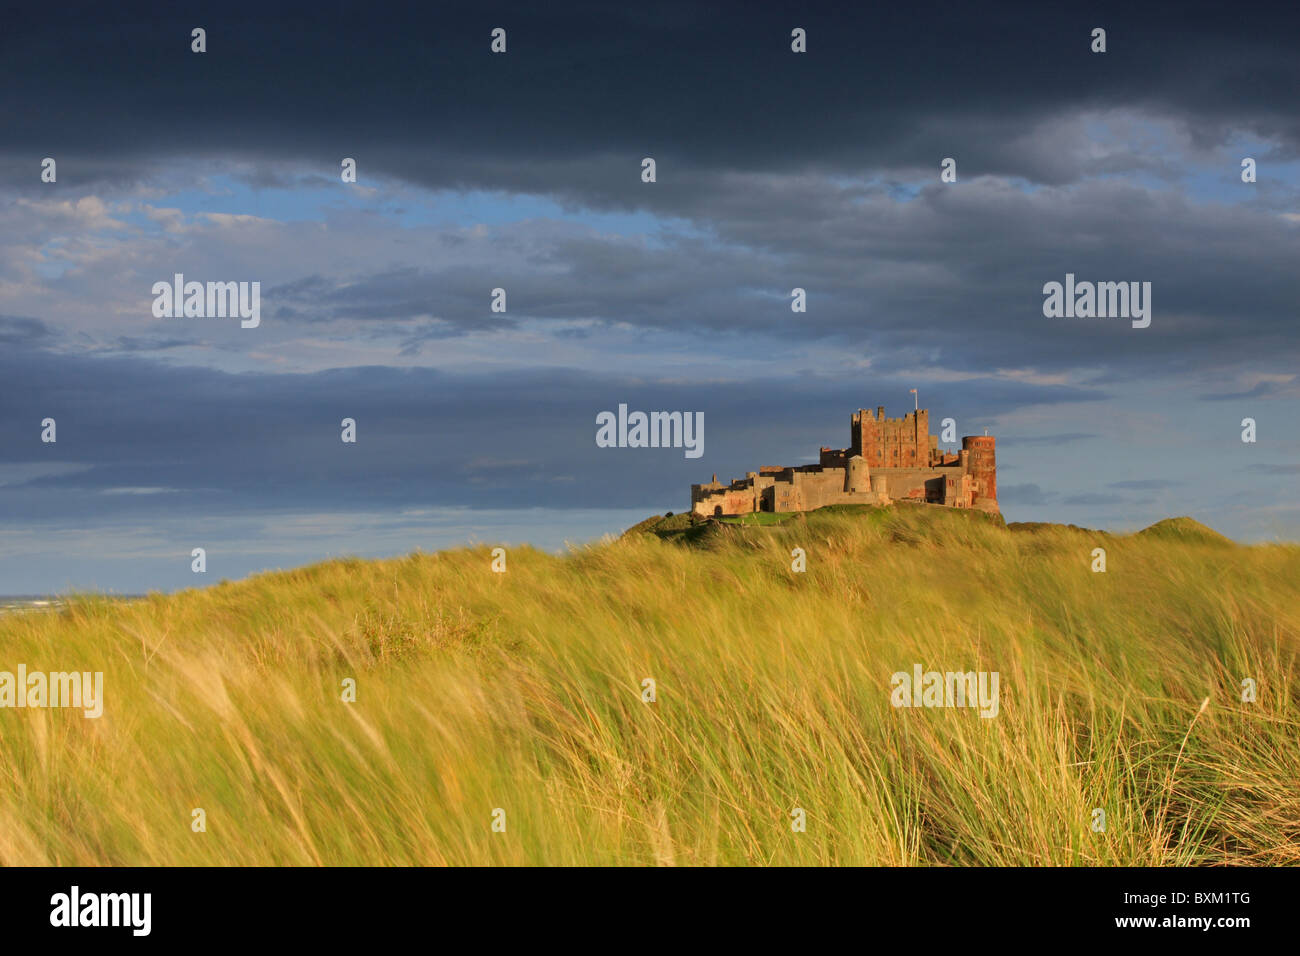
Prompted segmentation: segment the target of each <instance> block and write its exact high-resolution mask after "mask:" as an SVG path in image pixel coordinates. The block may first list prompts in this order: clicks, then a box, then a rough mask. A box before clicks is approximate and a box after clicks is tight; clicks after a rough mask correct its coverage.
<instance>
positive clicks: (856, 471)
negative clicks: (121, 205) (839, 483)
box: [844, 455, 871, 495]
mask: <svg viewBox="0 0 1300 956" xmlns="http://www.w3.org/2000/svg"><path fill="white" fill-rule="evenodd" d="M844 490H845V491H847V492H848V493H849V494H855V495H860V494H865V493H866V492H868V491H870V490H871V469H870V468H868V467H867V462H866V460H865V459H864V458H863V457H862V456H861V455H854V456H853V457H852V458H850V459H849V464H848V467H847V468H846V469H845V472H844Z"/></svg>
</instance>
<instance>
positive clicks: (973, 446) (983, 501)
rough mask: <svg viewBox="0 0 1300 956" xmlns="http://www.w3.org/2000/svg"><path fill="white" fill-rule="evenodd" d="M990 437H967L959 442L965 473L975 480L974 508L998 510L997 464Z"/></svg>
mask: <svg viewBox="0 0 1300 956" xmlns="http://www.w3.org/2000/svg"><path fill="white" fill-rule="evenodd" d="M996 441H997V439H995V438H994V437H993V436H992V435H967V436H966V437H964V438H963V439H962V440H961V449H962V455H961V457H962V458H963V459H964V461H963V464H964V465H965V471H966V472H967V473H968V474H969V475H970V476H971V477H972V478H974V479H975V481H976V486H975V501H974V506H975V507H976V508H982V509H983V510H985V511H997V510H998V462H997V453H996V451H995V443H996Z"/></svg>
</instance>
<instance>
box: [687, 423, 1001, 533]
mask: <svg viewBox="0 0 1300 956" xmlns="http://www.w3.org/2000/svg"><path fill="white" fill-rule="evenodd" d="M849 438H850V441H849V447H848V448H822V449H821V460H820V461H819V462H818V463H817V464H815V465H797V466H792V467H789V468H781V467H772V466H764V467H762V468H759V469H758V471H751V472H749V473H748V474H747V475H746V476H745V477H744V478H740V479H737V480H735V481H733V482H731V484H729V485H723V484H720V483H719V482H718V476H717V475H714V476H713V480H712V481H711V482H709V483H708V484H706V485H691V511H692V512H693V513H694V514H697V515H705V516H709V515H713V516H721V515H738V514H748V513H750V512H752V511H812V510H813V509H814V508H821V507H823V506H825V505H844V504H861V505H885V504H889V503H890V502H891V501H895V500H901V501H914V502H924V503H929V504H935V505H945V506H947V507H949V508H978V509H980V510H981V511H992V512H996V511H997V510H998V484H997V461H996V458H995V455H994V438H993V436H992V435H968V436H966V437H964V438H963V439H962V440H961V451H959V452H957V453H955V454H954V453H951V452H946V451H941V450H940V449H939V440H938V439H937V438H936V437H935V436H934V435H931V434H930V411H929V409H925V408H922V409H918V410H917V411H914V412H912V413H911V414H909V415H905V416H904V417H902V418H886V417H885V407H884V406H883V405H881V406H880V407H878V408H877V409H876V411H875V413H874V414H873V413H872V412H871V411H869V410H867V409H858V411H856V412H854V414H853V419H852V431H851V432H850V435H849Z"/></svg>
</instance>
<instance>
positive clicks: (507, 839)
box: [0, 508, 1300, 865]
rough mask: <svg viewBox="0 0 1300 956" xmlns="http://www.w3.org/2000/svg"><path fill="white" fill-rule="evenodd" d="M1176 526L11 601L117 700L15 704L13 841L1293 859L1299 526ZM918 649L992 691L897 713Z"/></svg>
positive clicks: (469, 565)
mask: <svg viewBox="0 0 1300 956" xmlns="http://www.w3.org/2000/svg"><path fill="white" fill-rule="evenodd" d="M1185 532H1186V529H1185V528H1184V529H1180V533H1179V534H1177V535H1135V536H1106V537H1104V539H1102V538H1100V537H1099V536H1097V535H1093V534H1089V533H1087V532H1084V531H1081V530H1070V529H1066V528H1060V527H1045V528H1044V527H1039V528H1037V529H1034V530H1026V531H1023V532H1013V531H1009V530H1007V529H1006V528H1003V527H1000V526H998V525H995V524H992V523H989V522H982V521H974V520H970V519H969V517H968V516H966V515H961V514H953V513H949V512H944V511H940V510H938V509H901V508H900V509H897V510H895V511H890V512H887V513H884V514H883V515H881V516H877V517H875V518H873V519H872V520H866V519H864V517H863V516H860V515H852V514H826V515H821V514H814V515H811V516H808V517H807V518H806V519H804V518H800V519H799V520H796V521H790V522H786V523H783V524H781V525H778V526H773V527H752V528H741V527H726V526H717V525H715V526H711V533H710V534H708V535H703V536H697V537H696V538H695V539H694V543H693V544H691V545H682V544H677V543H670V542H665V541H661V540H659V539H658V538H656V537H654V536H652V535H647V534H635V535H629V536H627V537H625V538H623V539H620V540H618V541H612V542H606V543H603V544H600V545H595V546H591V547H587V548H582V549H578V550H576V551H574V552H573V553H571V554H569V555H566V556H563V557H556V556H551V555H547V554H543V553H540V552H537V551H533V550H530V549H527V548H518V549H511V550H510V553H509V559H508V560H509V570H508V571H507V572H506V573H505V574H495V573H492V572H491V570H490V564H491V558H490V556H489V553H488V549H487V548H477V549H464V550H457V551H448V552H442V553H438V554H415V555H412V556H410V557H407V558H402V559H396V560H390V561H377V562H369V561H358V560H347V561H333V562H329V563H326V564H320V565H315V566H312V567H308V568H303V569H300V570H297V571H291V572H286V573H274V574H265V575H260V576H257V577H254V578H250V579H248V580H246V581H242V582H238V583H233V584H221V585H218V586H215V587H212V588H209V589H206V590H201V591H189V592H184V593H180V594H176V595H173V596H151V597H149V598H146V599H144V600H141V601H136V602H130V603H122V602H113V601H107V600H102V599H79V600H76V601H73V602H72V603H71V604H70V606H69V607H67V608H66V609H64V610H62V611H61V612H58V613H50V614H43V615H9V616H3V617H0V646H2V647H3V649H4V650H3V659H0V669H9V670H14V669H15V668H16V666H17V664H18V663H20V662H21V663H25V664H26V665H27V666H28V668H29V670H72V669H78V670H89V671H97V670H100V671H104V672H105V677H104V682H105V698H106V703H105V709H104V715H103V717H101V718H99V719H98V720H92V719H86V718H84V717H83V716H82V715H81V713H80V712H79V711H68V710H48V709H47V710H35V709H23V710H0V734H2V737H0V862H3V863H5V864H10V865H13V864H63V865H87V864H89V865H94V864H128V865H137V864H139V865H144V864H168V865H196V864H295V865H316V864H388V863H395V864H558V865H565V864H584V863H591V864H782V865H784V864H890V865H894V864H899V865H911V864H923V865H936V864H937V865H946V864H958V865H999V864H1009V865H1017V864H1049V865H1058V864H1059V865H1076V864H1100V865H1169V864H1173V865H1182V864H1193V863H1196V864H1202V863H1230V862H1232V863H1253V864H1294V863H1297V862H1300V785H1298V781H1300V746H1298V744H1300V719H1298V717H1297V699H1298V696H1300V691H1298V689H1297V681H1296V662H1297V658H1296V654H1297V648H1298V647H1300V548H1297V547H1289V546H1288V547H1283V546H1258V547H1249V548H1246V547H1239V546H1236V545H1232V544H1227V545H1226V546H1225V545H1224V544H1221V543H1216V542H1215V541H1214V540H1213V539H1205V538H1201V537H1197V536H1196V535H1190V534H1187V533H1185ZM1096 546H1102V547H1105V548H1106V550H1107V565H1108V571H1107V573H1105V574H1095V573H1092V572H1091V571H1090V568H1089V566H1090V563H1091V550H1092V548H1093V547H1096ZM795 547H801V548H804V549H805V550H806V552H807V558H808V570H807V572H806V573H804V574H795V573H792V572H791V570H790V552H791V549H792V548H795ZM913 663H920V664H921V665H922V666H923V667H924V668H925V669H927V670H929V669H934V670H962V671H965V670H986V671H998V672H999V673H1000V675H1001V687H1000V712H999V714H998V716H997V717H995V718H992V719H984V718H981V717H980V716H979V715H978V713H977V712H975V711H974V710H970V709H949V710H943V709H929V710H926V709H910V710H909V709H896V708H894V707H892V706H891V705H890V685H889V681H890V675H891V674H892V673H893V672H895V671H900V670H910V669H911V667H912V665H913ZM348 677H351V678H354V679H355V680H356V684H357V700H356V702H355V703H344V702H343V701H342V700H341V684H342V681H343V680H344V679H345V678H348ZM1245 677H1251V678H1254V679H1255V681H1256V682H1257V684H1258V688H1259V697H1258V701H1257V702H1255V703H1243V702H1242V700H1241V683H1242V679H1243V678H1245ZM644 678H653V679H654V680H655V681H656V682H657V696H658V700H657V702H656V703H653V704H647V703H643V702H642V699H641V692H642V684H641V682H642V680H643V679H644ZM1207 698H1208V705H1207V706H1206V707H1205V709H1204V711H1203V712H1202V711H1201V707H1202V701H1205V700H1206V699H1207ZM795 807H801V808H803V809H804V810H805V811H806V812H807V830H806V832H802V833H796V832H792V829H791V826H790V822H791V811H792V809H793V808H795ZM1096 807H1101V808H1103V809H1104V810H1105V812H1106V829H1105V832H1103V833H1097V832H1093V831H1092V830H1091V829H1090V823H1091V822H1092V813H1093V809H1094V808H1096ZM194 808H203V809H204V811H205V812H206V817H207V831H206V832H204V833H196V832H193V831H192V829H191V811H192V810H193V809H194ZM495 808H502V809H504V810H505V813H506V824H507V827H506V832H504V833H496V832H493V831H492V828H491V823H492V812H493V810H494V809H495Z"/></svg>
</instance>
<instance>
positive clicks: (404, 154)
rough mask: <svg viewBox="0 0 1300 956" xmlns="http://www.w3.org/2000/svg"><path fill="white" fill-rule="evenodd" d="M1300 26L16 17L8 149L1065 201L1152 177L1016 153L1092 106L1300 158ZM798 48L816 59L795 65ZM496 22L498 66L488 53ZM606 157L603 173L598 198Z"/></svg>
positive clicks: (476, 177) (589, 186)
mask: <svg viewBox="0 0 1300 956" xmlns="http://www.w3.org/2000/svg"><path fill="white" fill-rule="evenodd" d="M1298 23H1300V19H1298V18H1297V17H1296V15H1295V11H1294V7H1293V6H1286V5H1281V4H1278V5H1275V6H1273V7H1269V6H1265V7H1262V8H1261V7H1252V9H1251V13H1250V15H1249V16H1245V15H1235V14H1232V13H1231V12H1226V11H1224V10H1223V9H1222V8H1221V7H1219V8H1214V7H1210V8H1207V9H1199V8H1197V7H1196V5H1194V4H1178V5H1168V6H1166V7H1164V8H1163V9H1162V8H1161V7H1160V6H1157V5H1135V4H1114V5H1102V4H1091V5H1089V6H1088V7H1086V8H1079V9H1070V10H1059V9H1056V8H1055V6H1054V5H1047V4H1024V5H1019V6H1014V7H1013V6H1002V7H998V8H985V7H982V6H978V5H964V4H958V5H949V6H946V7H944V8H942V9H940V8H930V7H924V6H920V7H918V6H915V5H895V6H892V7H891V6H881V5H847V4H844V5H841V4H835V5H830V4H826V5H824V6H822V5H812V6H799V7H788V6H785V5H768V6H765V5H762V4H743V5H742V4H708V5H706V4H700V3H695V2H682V3H649V4H645V5H625V4H605V3H576V4H574V3H570V4H567V5H565V6H564V7H563V8H560V7H558V6H557V5H554V4H543V5H538V4H518V5H492V4H487V5H485V4H470V3H465V4H429V3H423V2H420V3H404V4H391V5H379V6H377V7H366V8H360V7H356V6H354V5H351V4H342V3H339V4H324V3H314V4H296V5H291V6H287V5H279V4H274V3H265V2H260V3H222V4H219V5H218V4H211V5H205V4H194V5H188V6H187V7H185V8H184V9H181V8H177V7H174V6H172V5H169V4H158V5H157V6H156V7H153V8H151V7H142V6H139V5H135V6H133V5H131V4H109V5H105V4H98V3H96V4H79V3H69V4H61V5H60V7H59V12H58V15H57V16H55V15H52V14H51V13H50V11H49V10H48V9H46V8H43V7H41V6H39V5H30V4H29V5H22V6H18V7H15V8H13V9H11V10H9V11H7V13H6V24H5V27H6V28H5V30H4V32H3V34H0V64H3V66H0V113H2V114H3V115H5V116H6V120H7V121H6V124H5V128H4V131H3V133H0V135H2V136H3V138H4V139H3V142H4V153H5V157H6V161H7V165H9V166H11V167H13V166H15V164H16V166H17V167H21V168H22V169H24V170H26V169H27V168H28V165H29V164H31V163H32V162H34V161H38V160H39V158H40V157H41V156H43V155H56V156H58V155H60V154H62V155H64V156H67V157H70V158H71V157H76V160H77V161H76V163H74V164H70V165H69V166H68V167H67V168H66V173H64V174H63V175H65V176H66V177H67V182H69V183H75V182H77V181H80V182H87V181H90V180H92V179H103V180H109V181H115V182H129V181H132V180H137V179H138V177H139V175H140V163H141V162H153V161H156V160H157V159H159V158H161V157H164V156H175V155H203V154H212V153H214V152H219V153H221V154H223V155H232V154H240V155H244V156H246V157H249V158H256V157H259V156H260V157H277V158H281V159H296V160H302V159H308V158H310V157H312V156H313V155H320V156H327V157H329V158H330V162H331V163H337V157H339V156H343V155H357V156H358V158H359V159H361V160H362V162H363V164H364V163H369V164H370V165H371V168H373V169H375V171H382V172H389V173H393V174H396V175H401V176H404V177H407V178H410V179H411V180H413V181H417V182H421V183H425V184H429V185H439V186H463V185H480V186H486V187H491V188H506V189H512V190H523V191H536V192H548V193H558V194H563V193H566V192H567V193H569V194H571V195H573V196H575V197H585V198H586V199H587V200H588V201H594V200H597V199H598V198H599V197H602V196H603V200H604V201H606V202H612V203H622V204H630V203H633V202H643V201H646V199H645V197H646V195H647V194H646V193H645V192H644V191H640V192H633V191H629V190H628V189H626V188H625V187H624V186H622V185H621V183H622V182H623V180H624V179H625V178H626V175H627V173H626V171H621V170H620V169H619V168H618V167H619V165H620V162H621V163H623V164H626V163H628V162H632V163H635V162H637V161H639V159H640V158H641V157H642V156H645V155H653V156H656V157H657V158H659V159H661V161H662V162H664V164H665V167H666V170H665V172H666V174H667V175H668V176H676V175H677V174H678V173H680V172H689V171H692V170H695V171H702V170H710V169H727V170H790V169H794V168H799V167H805V166H808V165H810V164H811V165H815V166H818V167H820V168H823V169H827V170H860V169H864V168H876V169H908V168H933V167H935V166H936V164H937V161H938V159H939V158H941V157H943V156H948V155H954V154H955V155H959V156H960V157H961V162H962V167H963V168H964V169H965V170H966V171H967V172H969V173H971V174H976V173H992V174H1000V175H1009V176H1022V177H1025V178H1027V179H1030V180H1032V181H1036V182H1044V183H1062V182H1068V181H1072V180H1074V179H1077V178H1078V177H1079V176H1080V175H1082V174H1084V173H1085V172H1101V171H1106V170H1107V169H1110V170H1111V171H1115V169H1116V167H1121V168H1123V167H1127V168H1132V169H1156V170H1158V169H1159V168H1160V166H1161V161H1162V158H1161V157H1159V156H1154V157H1153V156H1145V155H1142V154H1141V153H1135V154H1133V155H1132V156H1130V157H1127V158H1124V159H1116V158H1115V157H1114V156H1109V157H1101V158H1090V157H1088V156H1087V155H1086V154H1085V153H1084V152H1083V151H1080V150H1068V151H1063V150H1060V149H1051V148H1045V147H1046V146H1047V144H1045V143H1043V142H1042V141H1039V142H1038V143H1036V144H1035V143H1033V142H1030V141H1027V140H1026V139H1025V138H1024V134H1025V133H1027V132H1028V131H1029V130H1031V129H1032V128H1034V127H1036V126H1038V125H1039V124H1042V123H1043V122H1045V121H1050V120H1051V119H1053V118H1055V117H1059V116H1061V115H1062V114H1064V113H1068V112H1071V111H1080V110H1085V109H1086V110H1107V109H1112V108H1117V107H1119V108H1138V109H1141V110H1143V111H1146V112H1149V113H1152V114H1155V115H1160V116H1165V117H1168V118H1170V119H1171V120H1173V121H1175V122H1178V123H1181V124H1185V126H1186V128H1187V131H1188V135H1189V136H1190V137H1191V139H1192V141H1193V142H1194V143H1195V144H1197V145H1200V146H1212V145H1215V144H1218V143H1221V142H1222V141H1223V140H1224V138H1225V137H1226V135H1227V133H1228V131H1229V130H1230V129H1234V128H1236V129H1247V130H1253V131H1255V132H1257V133H1258V134H1259V135H1263V136H1265V137H1268V138H1272V139H1276V140H1278V141H1280V142H1282V143H1284V144H1285V152H1286V155H1295V152H1296V146H1297V143H1300V119H1298V118H1297V114H1296V111H1295V109H1294V91H1295V90H1296V89H1297V88H1300V62H1298V61H1297V60H1296V58H1295V57H1294V55H1293V51H1294V50H1295V49H1296V48H1297V47H1298V46H1300V32H1298V29H1300V28H1298ZM197 25H201V26H203V27H204V28H205V29H206V30H207V31H208V52H207V53H206V54H204V55H201V56H199V55H195V54H192V53H190V51H189V33H190V29H191V28H192V27H194V26H197ZM796 25H798V26H802V27H804V28H806V29H807V30H808V37H809V40H808V42H809V51H810V52H809V53H808V54H806V55H802V56H796V55H794V54H792V53H790V50H789V42H790V29H791V27H793V26H796ZM495 26H504V27H505V28H506V29H507V30H508V32H509V52H508V53H507V54H506V55H504V56H493V55H492V54H490V53H489V52H488V40H489V31H490V30H491V29H492V28H493V27H495ZM1095 26H1104V27H1105V28H1106V29H1107V31H1108V43H1109V49H1108V52H1107V53H1105V54H1104V55H1094V54H1092V53H1090V52H1089V33H1090V31H1091V29H1092V28H1093V27H1095ZM55 56H57V57H58V59H59V68H58V69H50V68H49V67H50V63H51V58H52V57H55ZM507 157H510V158H509V159H508V158H507ZM515 157H518V158H519V159H522V160H523V161H518V160H516V159H515ZM592 157H609V158H612V159H614V160H615V162H612V163H611V162H605V161H604V160H602V163H603V166H602V167H600V168H602V169H603V170H604V174H603V175H599V174H597V175H592V174H593V172H595V171H596V168H595V167H593V166H592V165H591V163H590V160H591V158H592ZM92 159H93V161H94V164H95V165H94V167H93V168H91V167H89V166H88V162H89V161H90V160H92ZM7 171H8V170H6V172H7ZM266 175H270V176H277V175H280V174H277V173H273V172H267V173H266ZM61 181H62V177H61ZM271 181H272V180H267V181H266V182H268V183H269V182H271Z"/></svg>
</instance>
